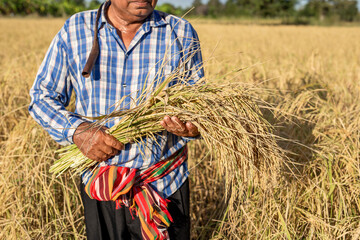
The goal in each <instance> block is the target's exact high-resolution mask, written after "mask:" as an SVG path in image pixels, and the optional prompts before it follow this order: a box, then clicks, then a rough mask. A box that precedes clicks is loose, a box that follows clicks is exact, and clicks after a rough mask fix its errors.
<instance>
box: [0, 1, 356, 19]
mask: <svg viewBox="0 0 360 240" xmlns="http://www.w3.org/2000/svg"><path fill="white" fill-rule="evenodd" d="M103 1H104V0H91V1H90V2H88V1H85V0H0V14H2V15H29V14H37V15H40V16H55V17H59V16H69V15H72V14H74V13H76V12H80V11H83V10H87V9H95V8H97V7H98V6H99V5H100V4H101V2H103ZM192 5H193V6H194V7H195V9H194V10H192V11H191V12H190V13H189V15H190V16H191V15H193V16H194V15H195V16H203V17H211V18H217V17H248V18H253V17H256V18H284V19H289V18H291V19H297V20H298V21H304V20H305V21H306V20H307V19H317V20H320V21H322V20H324V19H334V20H339V21H356V20H359V21H360V16H359V9H358V8H357V1H356V0H309V1H307V3H306V4H305V5H303V6H299V0H227V1H226V2H225V3H222V2H221V1H220V0H209V1H208V2H207V3H203V2H202V1H201V0H194V1H193V4H192ZM157 9H159V10H161V11H164V12H168V13H171V14H174V15H178V16H181V15H183V14H184V13H185V12H187V11H188V10H189V9H183V8H180V7H175V6H174V5H172V4H170V3H165V4H162V5H158V6H157Z"/></svg>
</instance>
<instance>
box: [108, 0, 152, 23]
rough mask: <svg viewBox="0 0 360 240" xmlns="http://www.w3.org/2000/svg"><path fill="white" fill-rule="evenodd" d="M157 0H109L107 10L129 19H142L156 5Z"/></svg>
mask: <svg viewBox="0 0 360 240" xmlns="http://www.w3.org/2000/svg"><path fill="white" fill-rule="evenodd" d="M156 3H157V0H111V6H110V9H109V11H114V12H113V13H118V14H120V15H121V17H122V18H126V20H129V21H143V20H144V19H145V18H147V17H148V16H149V15H150V14H151V13H152V12H153V11H154V8H155V6H156Z"/></svg>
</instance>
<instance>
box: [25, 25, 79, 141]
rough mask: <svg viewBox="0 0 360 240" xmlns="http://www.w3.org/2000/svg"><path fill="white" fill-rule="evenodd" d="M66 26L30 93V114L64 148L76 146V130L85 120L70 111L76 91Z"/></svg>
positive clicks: (49, 52)
mask: <svg viewBox="0 0 360 240" xmlns="http://www.w3.org/2000/svg"><path fill="white" fill-rule="evenodd" d="M65 37H66V32H65V30H64V27H63V28H62V29H61V30H60V32H59V33H58V34H57V35H56V36H55V38H54V39H53V41H52V43H51V45H50V47H49V49H48V51H47V53H46V56H45V58H44V60H43V62H42V64H41V66H40V68H39V71H38V73H37V76H36V78H35V82H34V85H33V86H32V88H31V90H30V97H31V103H30V106H29V112H30V115H31V116H32V117H33V118H34V119H35V121H36V122H37V123H39V124H40V125H41V126H42V127H43V128H44V129H46V130H47V131H48V132H49V134H50V136H51V137H52V138H53V139H54V140H55V141H57V142H58V143H59V144H61V145H66V144H69V143H73V140H72V136H73V134H74V132H75V130H76V128H77V127H78V126H79V125H80V124H81V123H83V122H84V121H83V120H82V119H81V118H80V117H78V116H75V115H74V114H73V113H71V112H69V111H68V110H66V107H67V106H68V105H69V102H70V97H71V91H72V89H73V87H72V84H71V80H70V75H69V64H68V57H67V47H66V44H65V41H64V38H65Z"/></svg>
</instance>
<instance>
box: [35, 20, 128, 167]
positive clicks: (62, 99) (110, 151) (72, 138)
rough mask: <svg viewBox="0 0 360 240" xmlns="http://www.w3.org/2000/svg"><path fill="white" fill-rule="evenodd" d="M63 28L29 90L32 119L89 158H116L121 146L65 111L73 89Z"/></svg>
mask: <svg viewBox="0 0 360 240" xmlns="http://www.w3.org/2000/svg"><path fill="white" fill-rule="evenodd" d="M65 26H66V25H65ZM65 26H64V27H63V28H62V30H60V32H59V33H58V34H57V35H56V37H55V38H54V40H53V41H52V43H51V45H50V47H49V50H48V52H47V54H46V56H45V58H44V61H43V63H42V64H41V66H40V69H39V71H38V74H37V76H36V79H35V82H34V85H33V87H32V88H31V90H30V96H31V103H30V106H29V112H30V114H31V116H32V117H33V118H34V119H35V120H36V122H37V123H39V124H40V125H41V126H42V127H43V128H44V129H46V130H47V131H48V132H49V134H50V136H51V137H52V138H53V139H54V140H56V141H57V142H58V143H60V144H62V145H65V144H69V143H75V144H76V145H77V146H78V147H79V149H80V150H81V151H82V153H83V154H84V155H85V156H87V157H88V158H90V159H92V160H95V161H98V162H101V161H105V160H107V159H108V158H110V157H112V156H114V155H116V154H117V153H118V152H119V151H120V150H122V149H123V147H124V146H123V144H122V143H120V142H119V141H117V140H116V139H115V138H114V137H112V136H110V135H109V134H107V133H105V129H103V128H101V129H95V128H92V127H91V126H90V123H88V122H86V121H85V120H83V119H81V118H79V117H78V116H76V115H74V114H73V113H71V112H69V111H67V110H66V106H68V104H69V101H70V97H71V91H72V89H73V86H72V83H71V80H70V76H69V63H68V59H67V56H68V54H67V51H68V49H67V46H66V41H65V40H64V39H65V37H66V31H65V30H64V28H65Z"/></svg>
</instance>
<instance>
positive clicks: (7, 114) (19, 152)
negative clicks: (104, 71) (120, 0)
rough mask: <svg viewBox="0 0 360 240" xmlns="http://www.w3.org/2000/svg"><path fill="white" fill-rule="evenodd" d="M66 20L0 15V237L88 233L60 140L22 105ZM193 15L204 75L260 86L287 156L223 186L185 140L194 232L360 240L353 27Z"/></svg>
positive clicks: (359, 93)
mask: <svg viewBox="0 0 360 240" xmlns="http://www.w3.org/2000/svg"><path fill="white" fill-rule="evenodd" d="M63 23H64V19H31V18H25V19H20V18H14V19H9V18H1V19H0V31H1V34H0V69H1V71H0V239H85V228H84V223H83V217H82V211H83V209H82V205H81V200H80V198H79V190H78V188H77V185H78V183H79V178H78V177H77V176H72V175H70V174H65V175H64V176H62V177H61V178H55V177H54V176H52V175H51V174H49V172H48V170H49V168H50V166H51V164H52V163H53V162H54V160H55V159H57V158H58V157H57V156H56V155H55V153H54V152H55V150H56V149H58V148H59V146H57V144H56V143H55V142H53V141H52V140H51V139H50V137H49V136H48V135H47V133H46V132H45V131H44V130H42V129H41V128H40V127H39V126H38V125H37V124H36V123H35V122H34V121H33V120H32V118H31V117H30V116H29V114H28V112H27V105H28V104H29V102H30V98H29V96H28V91H29V89H30V87H31V85H32V83H33V81H34V77H35V75H36V72H37V69H38V67H39V65H40V63H41V61H42V58H43V57H44V54H45V52H46V50H47V47H48V46H49V44H50V41H51V39H52V38H53V37H54V35H55V34H56V33H57V31H58V30H59V29H60V27H61V26H62V24H63ZM192 23H193V25H194V27H195V29H196V30H197V32H198V34H199V36H200V40H201V44H202V50H203V55H204V59H205V67H206V68H205V71H206V77H207V78H208V80H209V81H210V82H212V83H223V82H242V83H244V84H251V85H252V86H256V89H257V91H256V93H254V94H256V95H257V96H256V97H257V98H259V99H262V100H264V101H266V102H268V103H269V104H270V105H271V109H270V110H269V109H265V108H264V109H263V114H264V116H265V118H266V119H267V120H268V121H269V122H270V123H271V124H272V125H273V126H274V128H275V133H276V134H277V135H278V136H279V137H278V145H279V146H280V147H281V148H282V149H283V150H284V151H285V152H286V154H287V157H288V159H287V160H286V162H287V163H288V164H287V165H284V166H282V167H281V168H280V169H279V170H280V177H279V178H278V179H277V181H276V182H275V183H272V184H267V185H266V186H264V185H261V184H258V183H257V182H256V181H255V180H254V181H251V179H250V181H244V182H238V183H234V184H233V185H232V186H231V192H232V193H236V194H231V193H230V194H228V195H226V194H225V189H226V186H225V183H226V182H228V181H227V180H229V179H226V178H227V176H229V175H228V174H225V173H224V171H223V170H224V169H222V166H221V165H218V163H217V161H216V159H214V158H212V157H211V156H209V154H208V152H209V151H208V150H207V149H206V148H205V146H204V143H202V142H201V141H199V140H197V141H195V142H192V143H191V146H190V154H191V156H190V157H189V159H190V160H189V164H190V171H191V176H190V182H191V191H192V192H191V218H192V238H193V239H354V240H355V239H359V238H360V198H359V195H360V159H359V158H360V44H359V39H360V27H311V26H307V27H304V26H275V25H272V26H270V25H241V24H215V23H214V22H206V21H196V20H193V21H192ZM264 177H268V176H264ZM235 196H236V197H235Z"/></svg>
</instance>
